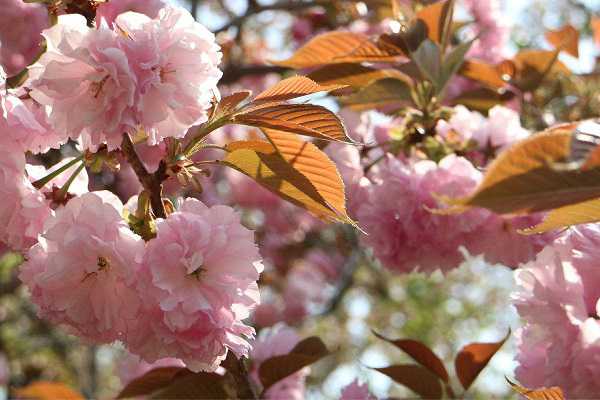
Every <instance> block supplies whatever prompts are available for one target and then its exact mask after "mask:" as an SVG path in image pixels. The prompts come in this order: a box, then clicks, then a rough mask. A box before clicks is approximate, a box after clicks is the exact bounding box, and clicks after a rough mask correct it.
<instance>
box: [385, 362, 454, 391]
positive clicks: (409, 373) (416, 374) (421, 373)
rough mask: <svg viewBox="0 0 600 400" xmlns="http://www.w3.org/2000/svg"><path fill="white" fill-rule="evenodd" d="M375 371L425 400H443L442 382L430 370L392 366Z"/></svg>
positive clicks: (419, 367)
mask: <svg viewBox="0 0 600 400" xmlns="http://www.w3.org/2000/svg"><path fill="white" fill-rule="evenodd" d="M374 370H375V371H378V372H381V373H382V374H384V375H387V376H389V377H390V378H392V379H393V380H394V382H396V383H399V384H401V385H404V386H406V387H407V388H409V389H410V390H412V391H413V392H415V393H417V394H418V395H420V396H421V397H422V398H424V399H441V398H442V395H443V389H442V383H441V381H440V380H439V379H438V378H437V377H436V376H435V375H434V374H433V373H431V372H430V371H429V370H428V369H426V368H423V367H421V366H419V365H409V364H403V365H392V366H390V367H386V368H374Z"/></svg>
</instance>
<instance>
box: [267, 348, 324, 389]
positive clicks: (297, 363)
mask: <svg viewBox="0 0 600 400" xmlns="http://www.w3.org/2000/svg"><path fill="white" fill-rule="evenodd" d="M329 354H330V353H329V351H328V350H327V347H326V346H325V344H324V343H323V342H322V341H321V339H319V338H318V337H316V336H313V337H309V338H307V339H304V340H302V341H301V342H299V343H298V344H297V345H296V346H294V348H293V349H292V350H291V351H290V352H289V353H288V354H284V355H280V356H275V357H271V358H268V359H266V360H265V361H263V362H262V363H261V364H260V367H259V369H258V375H259V377H260V381H261V383H262V385H263V390H267V389H268V388H270V387H271V386H273V385H274V384H275V383H277V382H279V381H280V380H282V379H285V378H286V377H288V376H290V375H292V374H293V373H296V372H298V371H300V370H301V369H302V368H304V367H307V366H309V365H311V364H314V363H316V362H317V361H319V360H320V359H322V358H324V357H326V356H328V355H329Z"/></svg>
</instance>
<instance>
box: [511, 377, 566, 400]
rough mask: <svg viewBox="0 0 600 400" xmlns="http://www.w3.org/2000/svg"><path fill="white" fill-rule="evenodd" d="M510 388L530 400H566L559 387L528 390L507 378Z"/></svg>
mask: <svg viewBox="0 0 600 400" xmlns="http://www.w3.org/2000/svg"><path fill="white" fill-rule="evenodd" d="M506 381H507V382H508V384H509V385H510V387H511V388H512V389H513V390H514V391H515V392H517V393H519V394H520V395H522V396H523V397H525V398H526V399H528V400H565V395H564V394H563V391H562V389H561V388H559V387H558V386H553V387H551V388H545V387H544V388H540V389H527V388H525V387H523V386H521V385H519V384H516V383H514V382H511V381H510V379H508V378H506Z"/></svg>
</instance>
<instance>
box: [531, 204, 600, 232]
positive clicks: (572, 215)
mask: <svg viewBox="0 0 600 400" xmlns="http://www.w3.org/2000/svg"><path fill="white" fill-rule="evenodd" d="M598 221H600V199H592V200H588V201H584V202H581V203H577V204H572V205H570V206H565V207H560V208H557V209H555V210H552V211H550V212H549V213H548V215H546V217H545V218H544V220H543V221H542V222H541V223H539V224H538V225H536V226H533V227H531V228H527V229H522V230H521V233H524V234H534V233H543V232H548V231H551V230H554V229H562V228H567V227H569V226H572V225H579V224H589V223H592V222H598Z"/></svg>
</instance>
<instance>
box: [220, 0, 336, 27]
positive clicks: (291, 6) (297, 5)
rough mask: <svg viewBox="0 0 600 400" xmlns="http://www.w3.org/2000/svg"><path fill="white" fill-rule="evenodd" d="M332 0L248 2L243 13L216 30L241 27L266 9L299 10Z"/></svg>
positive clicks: (321, 4)
mask: <svg viewBox="0 0 600 400" xmlns="http://www.w3.org/2000/svg"><path fill="white" fill-rule="evenodd" d="M330 3H331V1H325V0H313V1H280V2H276V3H273V4H265V5H258V4H257V3H256V2H255V1H249V2H248V9H247V10H246V12H245V13H244V14H243V15H240V16H239V17H236V18H233V19H232V20H231V21H229V22H228V23H226V24H225V25H223V26H222V27H220V28H218V29H216V30H215V33H219V32H223V31H226V30H228V29H229V28H232V27H237V28H239V27H240V26H241V25H242V24H243V23H244V20H245V19H246V18H248V17H251V16H253V15H257V14H260V13H262V12H264V11H298V10H303V9H306V8H311V7H315V6H325V5H327V4H330Z"/></svg>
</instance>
